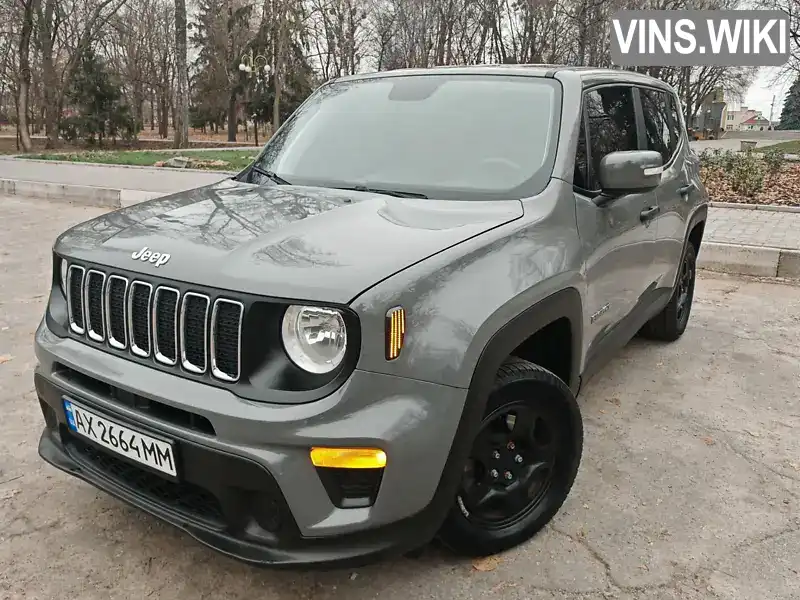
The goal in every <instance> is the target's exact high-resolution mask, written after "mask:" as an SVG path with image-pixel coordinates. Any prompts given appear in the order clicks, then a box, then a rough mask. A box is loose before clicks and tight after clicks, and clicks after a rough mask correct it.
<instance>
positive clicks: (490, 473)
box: [489, 469, 500, 479]
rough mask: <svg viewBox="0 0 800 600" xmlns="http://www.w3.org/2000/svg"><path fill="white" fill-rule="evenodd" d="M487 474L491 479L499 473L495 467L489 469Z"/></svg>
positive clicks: (495, 477)
mask: <svg viewBox="0 0 800 600" xmlns="http://www.w3.org/2000/svg"><path fill="white" fill-rule="evenodd" d="M489 475H491V477H492V479H497V477H498V476H499V475H500V473H498V472H497V469H492V470H491V471H489Z"/></svg>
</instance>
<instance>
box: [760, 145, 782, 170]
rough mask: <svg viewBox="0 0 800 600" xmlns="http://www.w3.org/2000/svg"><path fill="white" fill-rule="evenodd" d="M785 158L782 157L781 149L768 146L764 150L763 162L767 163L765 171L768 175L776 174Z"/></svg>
mask: <svg viewBox="0 0 800 600" xmlns="http://www.w3.org/2000/svg"><path fill="white" fill-rule="evenodd" d="M785 161H786V159H785V158H784V157H783V150H779V149H777V148H770V149H769V150H767V151H765V152H764V162H765V163H766V165H767V172H768V173H769V174H770V175H773V176H774V175H777V174H778V173H779V172H780V170H781V168H782V167H783V163H784V162H785Z"/></svg>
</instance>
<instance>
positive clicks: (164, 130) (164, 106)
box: [158, 90, 169, 140]
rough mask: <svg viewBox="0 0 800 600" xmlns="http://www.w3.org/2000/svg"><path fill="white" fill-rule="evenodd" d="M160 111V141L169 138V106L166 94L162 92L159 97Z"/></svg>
mask: <svg viewBox="0 0 800 600" xmlns="http://www.w3.org/2000/svg"><path fill="white" fill-rule="evenodd" d="M158 101H159V104H160V111H159V113H160V114H159V115H158V137H160V138H161V139H162V140H165V139H167V137H169V104H168V103H167V93H166V91H164V90H162V91H161V94H160V96H159V99H158Z"/></svg>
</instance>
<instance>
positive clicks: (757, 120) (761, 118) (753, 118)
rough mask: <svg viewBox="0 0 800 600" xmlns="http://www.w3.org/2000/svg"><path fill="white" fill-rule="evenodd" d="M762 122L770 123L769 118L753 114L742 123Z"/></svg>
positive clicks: (753, 123)
mask: <svg viewBox="0 0 800 600" xmlns="http://www.w3.org/2000/svg"><path fill="white" fill-rule="evenodd" d="M760 123H769V119H765V118H764V117H759V116H758V115H753V116H752V117H750V118H749V119H747V120H746V121H743V122H742V125H757V124H760Z"/></svg>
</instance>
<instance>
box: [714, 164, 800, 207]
mask: <svg viewBox="0 0 800 600" xmlns="http://www.w3.org/2000/svg"><path fill="white" fill-rule="evenodd" d="M701 178H702V180H703V184H704V185H705V187H706V190H707V191H708V195H709V197H710V198H711V200H713V201H714V202H734V203H737V204H775V205H778V206H800V164H797V163H789V164H786V165H784V166H783V168H782V169H781V170H780V172H778V173H777V174H776V175H774V176H773V175H767V176H766V177H765V179H764V187H763V188H762V189H761V190H760V191H758V192H756V194H755V195H754V196H753V197H752V198H747V197H744V196H742V195H740V194H739V193H738V192H735V191H733V188H732V187H731V185H730V179H729V178H727V177H726V176H725V173H724V172H722V171H719V170H716V169H709V168H703V169H701Z"/></svg>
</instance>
